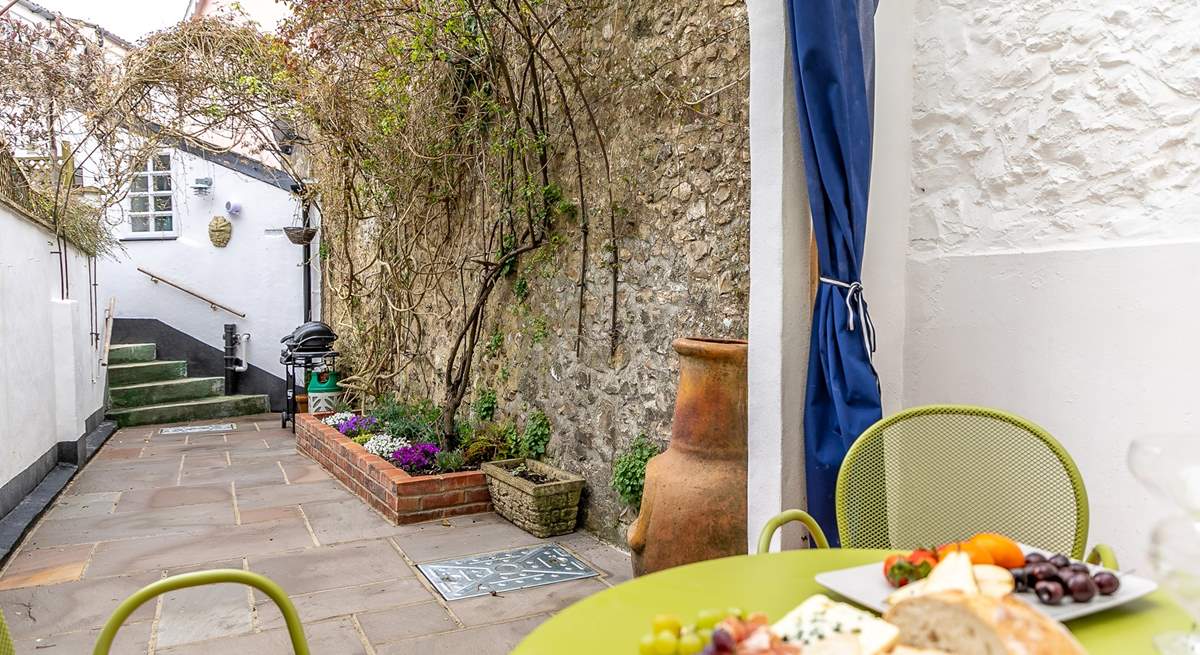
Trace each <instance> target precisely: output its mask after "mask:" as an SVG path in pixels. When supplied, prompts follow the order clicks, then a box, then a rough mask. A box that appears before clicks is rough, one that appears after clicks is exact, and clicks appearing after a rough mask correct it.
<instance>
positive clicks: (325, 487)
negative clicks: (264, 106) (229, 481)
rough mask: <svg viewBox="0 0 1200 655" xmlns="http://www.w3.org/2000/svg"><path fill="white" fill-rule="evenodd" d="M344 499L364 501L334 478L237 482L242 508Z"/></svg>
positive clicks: (238, 502) (239, 507)
mask: <svg viewBox="0 0 1200 655" xmlns="http://www.w3.org/2000/svg"><path fill="white" fill-rule="evenodd" d="M343 500H353V501H355V502H358V503H361V502H362V501H360V500H358V498H357V497H355V496H354V495H352V494H351V493H350V492H349V491H346V488H345V487H343V486H342V485H340V484H338V483H337V481H336V480H334V479H332V478H330V479H328V480H324V481H321V482H305V483H302V484H287V485H272V486H266V487H243V486H242V484H241V483H240V482H238V483H237V504H238V509H241V510H247V509H261V508H263V507H280V506H283V505H300V504H304V503H310V502H322V501H343ZM380 520H383V519H380Z"/></svg>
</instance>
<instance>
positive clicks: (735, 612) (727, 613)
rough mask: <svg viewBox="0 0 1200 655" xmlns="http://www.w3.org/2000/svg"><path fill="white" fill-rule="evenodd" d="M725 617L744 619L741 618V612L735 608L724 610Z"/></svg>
mask: <svg viewBox="0 0 1200 655" xmlns="http://www.w3.org/2000/svg"><path fill="white" fill-rule="evenodd" d="M725 616H727V617H729V616H735V617H737V618H739V619H740V618H744V617H743V616H742V610H740V609H738V608H736V607H730V608H729V609H727V610H725Z"/></svg>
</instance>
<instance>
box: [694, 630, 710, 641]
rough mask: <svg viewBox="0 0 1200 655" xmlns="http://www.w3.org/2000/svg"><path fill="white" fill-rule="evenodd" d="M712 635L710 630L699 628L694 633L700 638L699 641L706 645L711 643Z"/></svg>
mask: <svg viewBox="0 0 1200 655" xmlns="http://www.w3.org/2000/svg"><path fill="white" fill-rule="evenodd" d="M712 633H713V630H712V628H700V629H699V630H697V631H696V636H697V637H700V640H701V641H703V642H704V643H706V644H707V643H708V642H710V641H712Z"/></svg>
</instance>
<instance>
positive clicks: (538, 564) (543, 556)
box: [417, 544, 599, 600]
mask: <svg viewBox="0 0 1200 655" xmlns="http://www.w3.org/2000/svg"><path fill="white" fill-rule="evenodd" d="M417 568H418V569H420V570H421V574H422V575H424V576H425V578H426V579H427V580H429V582H430V583H432V584H433V586H434V588H436V589H437V590H438V593H440V594H441V595H442V598H445V599H446V600H460V599H463V598H474V597H476V596H487V595H488V594H492V595H495V594H499V593H503V592H506V591H516V590H517V589H528V588H529V587H540V586H543V585H548V584H555V583H558V582H568V581H570V580H581V579H583V578H591V577H595V576H597V575H599V573H597V572H596V571H595V570H594V569H592V568H591V567H589V566H588V565H586V564H584V563H583V562H581V561H579V559H578V558H576V557H575V556H574V555H572V554H571V553H569V552H567V551H566V549H564V548H563V547H561V546H558V545H557V544H548V545H543V546H527V547H525V548H514V549H512V550H502V551H499V552H495V553H484V554H482V555H472V556H470V557H460V558H457V559H448V560H442V561H440V562H430V563H428V564H418V565H417Z"/></svg>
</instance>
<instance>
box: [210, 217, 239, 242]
mask: <svg viewBox="0 0 1200 655" xmlns="http://www.w3.org/2000/svg"><path fill="white" fill-rule="evenodd" d="M232 238H233V223H230V222H229V219H227V218H225V217H224V216H213V219H212V220H211V221H209V223H208V240H209V241H212V244H213V245H214V246H216V247H218V248H224V247H225V246H227V245H229V240H230V239H232Z"/></svg>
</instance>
